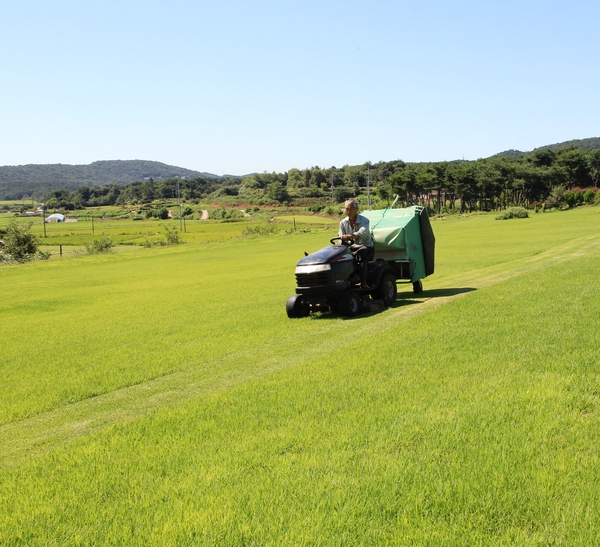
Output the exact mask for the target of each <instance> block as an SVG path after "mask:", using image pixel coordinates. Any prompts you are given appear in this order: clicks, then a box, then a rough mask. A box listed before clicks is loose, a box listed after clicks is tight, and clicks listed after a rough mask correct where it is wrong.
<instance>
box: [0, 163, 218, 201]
mask: <svg viewBox="0 0 600 547" xmlns="http://www.w3.org/2000/svg"><path fill="white" fill-rule="evenodd" d="M198 177H203V178H220V177H219V176H218V175H213V174H212V173H203V172H200V171H193V170H191V169H185V168H183V167H175V166H173V165H167V164H166V163H161V162H158V161H147V160H108V161H95V162H93V163H90V164H89V165H69V164H62V163H54V164H29V165H16V166H10V165H7V166H4V167H0V196H2V198H3V199H21V197H22V196H23V195H36V196H39V195H41V194H44V193H45V192H48V191H50V190H53V189H57V188H66V189H70V190H72V189H74V188H77V187H79V186H105V185H108V184H119V185H124V184H128V183H130V182H135V181H143V180H148V179H154V180H160V179H167V178H182V179H194V178H198Z"/></svg>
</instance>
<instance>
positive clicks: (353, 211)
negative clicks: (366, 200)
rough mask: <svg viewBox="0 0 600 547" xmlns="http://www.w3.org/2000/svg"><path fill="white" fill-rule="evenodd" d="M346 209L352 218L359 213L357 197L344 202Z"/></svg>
mask: <svg viewBox="0 0 600 547" xmlns="http://www.w3.org/2000/svg"><path fill="white" fill-rule="evenodd" d="M344 211H346V214H347V215H348V216H349V217H350V218H352V217H354V216H356V215H357V214H358V201H356V200H355V199H347V200H346V202H345V203H344Z"/></svg>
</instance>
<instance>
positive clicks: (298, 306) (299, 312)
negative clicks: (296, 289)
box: [285, 294, 310, 319]
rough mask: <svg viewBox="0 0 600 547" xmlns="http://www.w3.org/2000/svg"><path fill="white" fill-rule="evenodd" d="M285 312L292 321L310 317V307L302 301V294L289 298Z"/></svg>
mask: <svg viewBox="0 0 600 547" xmlns="http://www.w3.org/2000/svg"><path fill="white" fill-rule="evenodd" d="M285 311H286V312H287V316H288V317H289V318H290V319H296V318H298V317H307V316H308V315H310V306H309V305H308V302H306V301H305V300H303V299H302V295H301V294H293V295H292V296H290V297H289V298H288V301H287V303H286V305H285Z"/></svg>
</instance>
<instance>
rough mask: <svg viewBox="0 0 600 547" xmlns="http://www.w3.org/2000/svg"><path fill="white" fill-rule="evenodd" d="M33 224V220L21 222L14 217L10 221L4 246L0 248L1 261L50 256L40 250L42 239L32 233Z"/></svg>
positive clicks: (8, 261)
mask: <svg viewBox="0 0 600 547" xmlns="http://www.w3.org/2000/svg"><path fill="white" fill-rule="evenodd" d="M31 224H32V223H31V222H28V223H26V224H19V223H18V222H17V221H16V220H14V219H11V220H10V221H9V222H8V225H7V226H6V228H5V230H4V234H3V236H2V237H3V238H4V246H3V247H2V248H0V262H5V263H10V262H28V261H30V260H35V259H45V258H48V257H49V256H50V253H42V252H40V251H39V249H38V247H39V245H40V240H39V238H38V237H37V236H36V235H33V234H32V233H30V231H29V230H30V229H31Z"/></svg>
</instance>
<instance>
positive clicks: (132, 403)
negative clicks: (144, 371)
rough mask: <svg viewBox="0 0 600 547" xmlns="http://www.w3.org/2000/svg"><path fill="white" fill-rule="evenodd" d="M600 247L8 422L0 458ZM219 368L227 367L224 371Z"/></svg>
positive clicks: (574, 247) (480, 277)
mask: <svg viewBox="0 0 600 547" xmlns="http://www.w3.org/2000/svg"><path fill="white" fill-rule="evenodd" d="M598 251H600V238H599V237H598V236H597V235H590V236H585V237H582V238H578V239H577V240H575V241H572V242H569V243H566V244H563V245H559V246H556V247H554V248H552V249H549V250H547V251H545V252H543V253H540V254H538V255H535V256H532V257H526V258H522V259H517V260H513V261H511V262H507V263H504V264H497V265H494V266H490V267H487V268H482V269H479V270H475V271H473V272H469V273H468V274H461V275H460V276H456V277H455V278H452V277H446V278H445V279H444V283H443V285H446V286H447V287H448V288H446V289H444V288H441V289H433V290H430V291H425V292H424V293H423V294H422V295H421V296H420V297H415V296H414V295H410V294H409V295H402V294H401V298H402V296H405V297H406V296H408V298H403V299H401V300H400V301H399V302H397V303H396V305H395V306H394V307H393V308H391V309H388V310H387V311H385V312H383V313H381V314H374V315H373V316H371V317H363V318H361V320H352V321H350V322H341V323H340V322H329V321H326V320H324V319H320V318H314V319H307V320H306V321H311V320H312V321H320V324H319V329H318V330H313V331H312V332H310V333H308V334H307V333H306V332H304V333H303V334H302V336H299V335H296V336H291V337H287V338H283V339H278V340H272V341H271V343H269V344H264V343H263V344H262V345H261V347H260V348H257V347H256V346H251V347H249V348H248V349H246V350H243V351H238V352H235V353H232V354H230V355H228V356H227V357H225V358H222V359H219V361H210V360H208V361H203V362H198V363H196V364H195V366H194V367H192V368H189V369H187V370H184V371H179V372H174V373H171V374H166V375H164V376H161V377H159V378H155V379H152V380H150V381H146V382H142V383H139V384H136V385H132V386H128V387H124V388H121V389H117V390H114V391H111V392H109V393H106V394H102V395H99V396H94V397H91V398H87V399H85V400H83V401H78V402H76V403H72V404H69V405H66V406H62V407H59V408H57V409H54V410H51V411H47V412H43V413H41V414H39V415H37V416H34V417H31V418H27V419H24V420H20V421H17V422H12V423H7V424H4V425H2V426H0V462H1V463H2V464H3V465H16V464H18V463H19V461H20V460H21V459H22V458H23V457H32V456H34V455H36V454H41V453H44V452H46V451H48V450H51V449H53V448H55V447H59V446H61V445H63V444H64V443H68V442H73V441H74V440H76V439H79V438H81V437H83V436H86V435H90V434H93V433H94V432H97V431H99V430H101V429H102V428H104V427H107V426H109V425H111V424H115V423H118V422H126V421H130V420H133V419H136V418H138V417H140V416H143V415H145V414H148V413H152V412H153V411H155V410H157V409H159V408H161V407H164V406H169V405H174V404H178V403H180V402H182V401H183V400H185V399H189V398H192V397H196V396H198V395H199V394H202V393H209V392H218V391H222V390H225V389H228V388H230V387H231V386H233V385H236V384H239V383H241V382H244V381H247V380H249V379H252V378H258V377H261V376H265V375H268V374H270V373H272V372H274V371H277V370H280V369H282V368H286V367H291V366H295V365H297V364H299V363H302V362H310V360H311V359H312V358H313V357H314V356H316V355H322V354H326V353H328V352H331V351H332V350H334V349H335V348H337V347H339V346H340V345H343V344H346V343H349V342H350V341H352V340H354V339H356V338H360V337H363V336H365V337H366V336H368V333H369V332H370V331H372V329H373V324H372V321H374V322H376V325H377V326H376V329H377V331H378V332H385V331H387V330H388V329H390V328H392V327H395V326H397V325H398V324H401V323H405V322H407V321H410V320H411V319H413V318H414V317H416V316H419V315H422V314H424V313H427V312H430V311H433V310H435V309H438V308H439V307H441V306H443V305H444V304H446V303H448V302H450V301H452V300H454V299H456V298H458V297H460V296H464V295H467V294H468V293H469V290H470V289H481V288H483V287H490V286H492V285H494V284H498V283H502V282H504V281H506V280H508V279H511V278H513V277H517V276H520V275H524V274H527V273H531V272H534V271H536V270H540V269H544V268H548V267H552V266H554V265H556V264H560V263H568V262H569V261H570V260H573V259H574V258H577V257H580V256H585V255H589V254H595V253H597V252H598ZM458 281H460V283H458ZM456 285H460V287H458V288H457V287H456ZM348 323H351V324H352V328H351V329H348V328H346V327H347V325H348ZM228 363H229V364H238V365H239V364H245V365H244V366H242V367H240V366H238V367H233V368H232V367H230V366H227V365H228ZM219 369H222V370H223V371H224V372H222V373H219V372H218V370H219ZM207 370H210V371H212V373H211V374H212V375H208V376H207V372H206V371H207Z"/></svg>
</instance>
